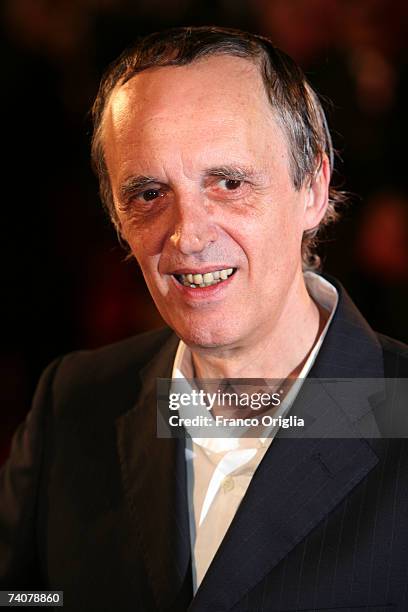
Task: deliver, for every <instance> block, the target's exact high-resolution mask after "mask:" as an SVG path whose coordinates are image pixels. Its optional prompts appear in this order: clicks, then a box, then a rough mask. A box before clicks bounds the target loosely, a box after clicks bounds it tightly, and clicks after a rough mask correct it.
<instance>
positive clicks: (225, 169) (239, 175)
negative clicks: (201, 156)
mask: <svg viewBox="0 0 408 612" xmlns="http://www.w3.org/2000/svg"><path fill="white" fill-rule="evenodd" d="M204 175H205V176H224V177H227V178H230V179H233V180H237V181H243V180H245V179H248V178H255V179H256V178H259V173H258V172H256V171H255V170H254V168H251V167H245V166H240V165H239V166H215V167H212V168H207V169H206V170H205V171H204Z"/></svg>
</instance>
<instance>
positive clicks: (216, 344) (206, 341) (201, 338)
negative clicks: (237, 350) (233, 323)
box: [175, 324, 237, 350]
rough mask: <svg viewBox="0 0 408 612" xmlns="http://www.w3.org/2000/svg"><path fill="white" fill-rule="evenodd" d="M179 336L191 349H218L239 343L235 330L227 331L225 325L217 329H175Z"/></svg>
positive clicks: (202, 327)
mask: <svg viewBox="0 0 408 612" xmlns="http://www.w3.org/2000/svg"><path fill="white" fill-rule="evenodd" d="M175 331H176V333H177V335H178V336H179V337H180V338H181V339H182V340H183V342H185V343H186V344H187V345H188V346H189V347H190V348H191V349H193V350H194V349H196V350H199V349H216V348H223V347H227V346H231V345H232V344H235V343H236V341H237V337H236V333H234V330H233V329H226V328H225V325H222V326H220V327H219V328H217V327H215V328H214V327H213V328H211V327H209V326H208V327H206V326H205V324H204V325H200V326H195V327H194V326H192V327H189V328H188V329H186V328H185V327H183V329H179V330H178V329H177V328H175Z"/></svg>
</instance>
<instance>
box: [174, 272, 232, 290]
mask: <svg viewBox="0 0 408 612" xmlns="http://www.w3.org/2000/svg"><path fill="white" fill-rule="evenodd" d="M236 270H237V268H224V269H222V270H213V271H212V272H205V274H195V273H194V272H191V273H188V274H173V276H174V278H175V279H176V280H177V281H178V282H179V283H180V284H181V285H184V287H191V288H192V289H198V288H201V289H202V288H203V287H211V286H212V285H218V284H219V283H223V282H224V281H226V280H227V279H228V278H229V277H230V276H232V275H233V274H234V273H235V272H236Z"/></svg>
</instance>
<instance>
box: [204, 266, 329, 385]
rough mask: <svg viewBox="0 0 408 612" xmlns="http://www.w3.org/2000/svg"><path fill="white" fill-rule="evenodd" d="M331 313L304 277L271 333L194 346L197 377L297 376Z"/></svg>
mask: <svg viewBox="0 0 408 612" xmlns="http://www.w3.org/2000/svg"><path fill="white" fill-rule="evenodd" d="M328 316H329V315H328V313H327V311H326V310H324V309H323V308H321V307H320V306H319V305H317V304H316V303H315V302H314V301H313V300H312V298H311V297H310V296H309V293H308V291H307V289H306V286H305V283H304V279H303V276H302V277H301V281H300V282H299V284H298V286H297V287H294V289H293V291H292V292H291V295H290V296H288V300H287V302H286V304H285V306H284V307H283V309H282V312H281V313H280V316H279V317H278V320H277V321H276V322H274V324H273V327H272V329H270V330H269V333H267V334H262V335H260V337H259V338H257V339H256V341H255V342H254V341H252V342H246V343H242V344H241V345H239V346H234V347H222V348H220V349H199V350H197V349H193V351H192V357H193V364H194V369H195V376H196V377H197V378H266V379H267V378H269V379H273V378H276V379H282V378H290V377H297V376H298V375H299V374H300V372H301V369H302V367H303V365H304V364H305V362H306V360H307V358H308V356H309V355H310V352H311V351H312V349H313V347H314V345H315V344H316V342H317V340H318V338H319V337H320V334H321V332H322V330H323V328H324V326H325V324H326V322H327V319H328Z"/></svg>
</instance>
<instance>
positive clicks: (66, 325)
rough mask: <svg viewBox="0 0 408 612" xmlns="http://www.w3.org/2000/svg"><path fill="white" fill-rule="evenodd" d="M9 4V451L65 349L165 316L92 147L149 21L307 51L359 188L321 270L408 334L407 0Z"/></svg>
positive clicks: (346, 180) (341, 174) (4, 124)
mask: <svg viewBox="0 0 408 612" xmlns="http://www.w3.org/2000/svg"><path fill="white" fill-rule="evenodd" d="M0 10H1V11H2V21H1V23H2V25H1V27H2V30H3V32H2V34H3V36H2V39H1V41H2V42H1V43H0V44H1V45H2V49H1V51H2V52H1V54H0V66H1V71H0V74H1V80H2V91H3V94H2V96H1V103H2V106H3V108H2V112H1V115H0V121H1V136H2V159H3V162H2V165H3V170H4V175H3V176H4V177H3V180H2V189H3V213H4V217H5V218H4V223H3V236H4V239H3V246H4V254H3V263H4V267H3V270H4V271H3V274H4V276H5V292H4V294H3V296H4V297H3V303H4V304H5V315H4V317H3V322H4V323H5V327H4V333H3V336H4V338H5V339H4V342H3V348H2V352H1V366H2V368H1V369H2V374H3V376H2V396H3V398H2V400H1V410H0V464H1V462H3V461H4V459H5V458H6V456H7V454H8V451H9V444H10V438H11V435H12V432H13V430H14V429H15V427H16V426H17V424H18V423H19V422H20V421H21V420H22V419H23V418H24V416H25V414H26V412H27V411H28V409H29V407H30V402H31V397H32V394H33V391H34V388H35V385H36V381H37V380H38V377H39V375H40V373H41V371H42V370H43V369H44V367H45V366H46V365H47V364H48V363H49V362H50V361H51V360H52V359H53V358H54V357H56V356H58V355H61V354H62V353H65V352H67V351H72V350H76V349H79V348H93V347H97V346H100V345H102V344H106V343H109V342H113V341H116V340H119V339H121V338H124V337H126V336H128V335H131V334H134V333H137V332H140V331H144V330H147V329H151V328H153V327H158V326H160V325H162V321H161V319H160V317H159V315H158V314H157V313H156V311H155V308H154V306H153V304H152V302H151V300H150V297H149V295H148V293H147V290H146V289H145V287H144V283H143V279H142V276H141V273H140V272H139V270H138V268H137V266H136V265H135V264H134V263H133V262H125V261H124V257H125V254H124V252H123V251H122V250H121V248H120V246H119V245H118V244H117V239H116V235H115V233H114V231H113V229H112V228H111V226H110V223H109V221H108V219H107V218H106V217H105V215H104V213H103V211H102V208H101V205H100V203H99V199H98V186H97V182H96V179H95V178H94V176H93V174H92V171H91V167H90V163H89V148H90V147H89V143H90V132H91V125H90V121H89V108H90V107H91V105H92V101H93V98H94V96H95V94H96V91H97V87H98V81H99V79H100V76H101V74H102V72H103V71H104V69H105V68H106V66H107V65H108V63H110V62H111V61H112V60H113V59H114V58H115V57H116V56H117V55H118V54H119V53H120V52H121V51H122V50H123V48H125V47H126V46H128V45H129V44H131V43H132V41H133V40H134V39H135V37H136V36H137V35H140V34H146V33H149V32H152V31H156V30H159V29H162V28H166V27H172V26H177V25H212V24H214V25H222V26H229V27H238V28H242V29H245V30H250V31H253V32H256V33H260V34H264V35H267V36H270V37H271V38H272V39H273V41H274V42H275V44H276V45H277V46H279V47H281V48H282V49H283V50H285V51H286V52H288V53H289V54H290V55H292V56H293V57H294V58H295V59H296V60H297V61H298V62H299V63H300V65H301V66H302V67H303V69H304V70H305V72H306V74H307V75H308V78H309V80H310V82H311V83H312V84H313V85H314V86H315V87H316V88H317V90H318V91H319V93H320V94H321V96H322V98H323V100H324V101H325V107H326V110H327V114H328V120H329V125H330V127H331V130H332V132H333V135H334V142H335V146H336V148H337V150H338V152H339V159H338V162H337V172H336V176H335V182H336V184H337V185H339V186H340V187H342V188H343V189H346V190H347V191H348V192H349V193H350V202H351V205H350V206H348V207H347V209H346V210H345V211H344V215H343V220H342V221H341V222H340V223H339V224H338V225H337V226H336V227H335V231H333V230H332V231H331V232H330V233H329V234H327V235H326V236H325V239H324V241H323V242H322V244H321V247H320V254H321V256H322V260H323V264H324V270H325V271H326V272H329V273H330V274H333V275H335V276H337V277H338V278H339V280H340V281H341V282H342V283H343V284H344V285H345V287H346V289H347V290H349V292H350V293H351V294H352V297H353V299H354V300H355V302H356V303H357V305H358V306H359V308H360V310H361V311H362V312H363V314H364V316H365V317H366V318H367V319H368V320H369V322H370V323H371V325H372V326H373V327H374V329H376V330H378V331H382V332H383V333H386V334H388V335H390V336H393V337H396V338H398V339H400V340H404V341H408V316H407V313H408V282H407V281H408V185H407V172H406V167H405V166H406V163H407V162H406V154H405V151H406V146H407V136H408V134H407V126H408V121H407V108H408V105H407V102H408V100H407V93H408V92H407V85H408V62H407V47H408V43H407V38H408V3H407V2H406V1H405V0H393V2H389V1H387V0H134V1H130V0H3V3H2V8H1V9H0ZM330 101H331V102H330ZM333 229H334V228H333ZM334 236H335V237H336V239H335V240H334Z"/></svg>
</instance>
